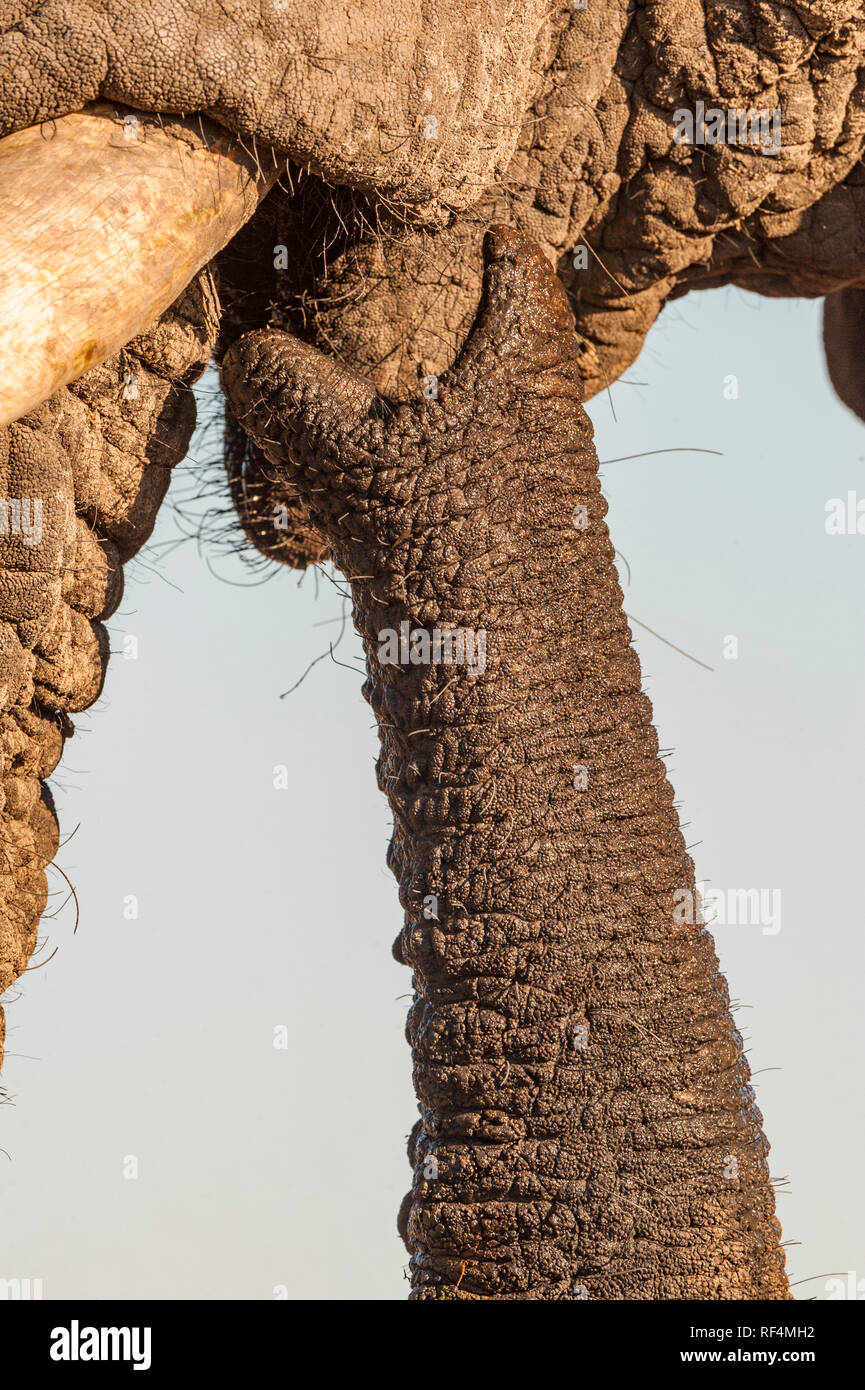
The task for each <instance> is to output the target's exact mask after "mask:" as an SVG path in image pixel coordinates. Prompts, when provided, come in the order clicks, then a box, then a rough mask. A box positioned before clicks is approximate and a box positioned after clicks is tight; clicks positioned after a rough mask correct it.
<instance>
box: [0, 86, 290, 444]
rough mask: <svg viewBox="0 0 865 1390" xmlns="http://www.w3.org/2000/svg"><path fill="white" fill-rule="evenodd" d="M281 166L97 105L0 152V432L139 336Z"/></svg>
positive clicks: (185, 125) (198, 131) (198, 132)
mask: <svg viewBox="0 0 865 1390" xmlns="http://www.w3.org/2000/svg"><path fill="white" fill-rule="evenodd" d="M281 168H282V165H281V163H280V161H279V160H278V159H277V157H276V156H275V155H274V154H272V153H271V152H270V151H267V150H265V151H264V154H262V152H261V150H260V149H259V150H257V151H256V154H255V155H253V154H252V153H250V152H248V151H247V150H246V149H245V148H244V147H243V146H242V144H241V143H240V142H239V141H238V140H237V139H236V138H234V137H232V136H230V135H229V134H228V133H227V132H226V131H224V130H223V129H222V128H221V127H219V126H217V125H216V124H214V122H212V121H208V120H206V119H203V118H198V117H196V118H195V119H189V120H181V119H179V118H173V117H170V118H167V119H166V118H162V117H159V116H147V115H145V114H144V113H142V112H133V111H130V110H128V109H126V110H124V109H121V108H118V107H116V106H107V105H102V106H97V107H91V108H90V109H88V110H87V111H86V112H84V113H81V114H78V115H72V116H65V117H63V118H62V119H61V120H57V121H52V122H48V123H45V124H43V125H40V126H31V127H29V128H28V129H26V130H22V131H18V132H17V133H16V134H14V135H10V136H8V137H7V139H5V140H3V141H2V142H0V189H2V191H0V224H2V226H3V233H4V235H3V240H2V245H0V425H3V424H8V423H10V422H11V421H13V420H17V419H20V417H21V416H23V415H25V414H26V413H27V412H28V411H30V410H32V409H34V407H36V406H38V405H40V404H41V403H42V402H43V401H45V400H47V399H48V397H49V396H52V395H53V394H54V392H55V391H57V390H58V389H59V388H60V387H62V386H65V385H67V384H68V383H69V382H71V381H74V380H75V379H76V378H78V377H79V376H81V375H82V374H83V373H84V372H85V371H87V370H88V368H90V367H94V366H96V365H97V364H99V363H101V362H104V361H106V360H107V359H108V358H110V357H112V356H113V355H114V354H115V353H116V352H118V351H119V350H120V349H121V348H122V347H123V346H124V345H125V344H126V343H128V342H129V341H130V340H131V339H132V338H135V337H136V336H137V335H138V334H140V333H142V332H145V331H146V330H147V329H149V328H150V327H151V326H152V324H154V323H155V322H156V320H157V319H158V318H159V317H160V315H161V314H162V313H164V311H165V310H166V309H167V308H168V306H169V305H170V304H172V303H173V302H174V301H175V300H176V298H177V296H178V295H179V294H180V293H181V292H182V291H183V290H184V289H185V287H186V286H187V285H188V284H189V283H190V281H191V280H192V279H193V277H194V276H195V275H196V274H197V272H198V271H199V270H200V269H201V268H202V267H203V266H204V265H205V264H206V263H207V262H208V261H210V260H211V259H212V258H213V256H215V255H216V253H217V252H218V251H220V250H222V248H223V247H224V246H225V245H226V243H227V242H228V241H229V240H230V239H231V238H232V237H233V236H234V234H235V233H236V232H237V231H238V230H239V228H240V227H241V226H242V225H243V223H244V222H245V221H246V220H247V218H249V217H250V216H251V215H252V213H253V212H254V211H255V209H256V208H257V207H258V204H259V202H260V201H261V199H262V198H263V197H264V195H265V194H266V193H267V192H268V190H269V189H270V188H271V186H272V185H273V183H274V182H275V180H276V179H277V177H278V176H279V173H280V170H281Z"/></svg>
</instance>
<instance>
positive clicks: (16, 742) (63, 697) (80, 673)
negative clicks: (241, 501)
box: [0, 271, 218, 1061]
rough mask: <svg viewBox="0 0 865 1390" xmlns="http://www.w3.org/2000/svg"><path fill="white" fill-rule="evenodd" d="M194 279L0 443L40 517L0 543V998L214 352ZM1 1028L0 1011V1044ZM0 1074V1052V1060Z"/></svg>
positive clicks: (2, 474)
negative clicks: (60, 776) (72, 758)
mask: <svg viewBox="0 0 865 1390" xmlns="http://www.w3.org/2000/svg"><path fill="white" fill-rule="evenodd" d="M217 320H218V305H217V300H216V293H215V290H214V286H213V281H212V279H211V276H210V274H209V272H207V271H205V272H202V274H201V275H199V276H197V277H196V278H195V279H194V280H193V281H192V283H191V284H190V285H189V286H188V287H187V289H186V290H185V291H184V292H183V294H182V295H181V296H180V297H179V298H178V299H177V300H176V301H175V303H174V304H173V305H172V306H171V308H170V309H169V310H168V311H167V312H166V313H165V314H164V315H163V316H162V318H161V319H160V320H159V322H158V323H157V324H155V325H154V327H153V328H152V329H151V330H150V331H149V332H147V333H144V334H142V335H141V336H140V337H138V338H135V339H133V340H132V342H130V343H129V344H128V345H127V347H126V348H125V349H124V350H123V352H122V353H120V354H119V355H118V356H117V357H115V358H112V359H111V360H110V361H108V362H105V363H103V365H102V366H100V367H97V368H94V369H93V370H92V371H89V372H87V373H86V374H85V375H84V376H83V377H81V378H80V379H79V380H78V381H77V382H75V383H74V384H73V385H71V386H68V387H65V388H64V389H63V390H62V391H58V392H57V393H56V395H54V396H52V397H51V399H50V400H49V401H46V402H45V404H44V405H43V406H41V407H40V408H39V409H38V410H34V411H32V412H31V413H30V414H29V415H26V416H24V417H23V418H22V419H21V420H18V421H16V422H15V423H14V424H12V425H8V426H6V427H5V428H2V429H0V495H2V497H3V498H5V499H15V500H16V501H18V502H19V503H20V502H22V499H23V501H24V503H25V504H26V507H27V511H26V515H27V516H28V519H32V515H33V513H32V504H33V503H34V502H36V503H38V504H39V510H40V511H41V539H40V540H39V542H38V544H31V543H29V541H28V539H27V538H26V536H25V535H23V534H21V527H20V526H19V527H18V528H13V527H12V526H11V525H10V526H9V527H8V530H7V534H0V669H2V679H0V774H2V801H0V813H2V822H0V823H2V841H0V994H2V993H3V992H5V990H7V989H8V988H9V986H10V985H11V984H12V983H13V981H14V980H15V979H17V978H18V976H19V975H21V973H22V972H23V971H24V970H25V969H26V967H27V963H28V961H29V959H30V956H31V954H32V952H33V949H34V947H35V944H36V934H37V930H38V926H39V919H40V917H41V916H42V913H43V911H44V910H45V904H46V899H47V891H48V890H47V880H46V875H45V868H46V865H48V864H49V863H50V862H51V860H52V859H53V857H54V855H55V853H56V850H57V845H58V828H57V820H56V817H55V813H54V803H53V799H52V796H51V792H50V790H49V788H48V785H47V781H46V779H47V778H48V777H49V776H50V774H51V773H52V772H53V770H54V768H55V767H56V765H57V763H58V761H59V759H60V755H61V753H62V751H63V744H64V741H65V739H66V738H68V737H70V736H71V735H72V733H73V732H74V726H73V722H72V719H71V718H70V715H72V714H75V713H76V712H78V711H81V710H84V709H86V708H87V707H88V705H91V704H92V703H93V701H94V700H95V699H97V697H98V695H99V693H100V691H101V689H102V683H103V680H104V677H105V668H106V663H107V659H108V634H107V631H106V629H105V626H104V622H105V620H107V619H108V618H109V617H110V616H111V615H112V613H114V612H115V610H116V609H117V606H118V604H119V603H120V599H121V596H122V593H123V565H124V564H125V563H126V561H127V560H129V559H130V558H131V557H132V556H133V555H134V554H135V553H136V551H138V550H139V549H140V548H141V546H142V545H144V543H145V542H146V541H147V539H148V537H149V536H150V533H151V531H152V530H153V525H154V522H155V520H156V513H157V511H158V509H159V506H160V503H161V502H162V499H163V497H164V496H165V493H166V491H167V488H168V483H169V478H170V472H171V469H172V468H173V467H174V465H175V464H176V463H178V462H179V460H180V459H182V458H183V456H184V455H185V453H186V450H187V448H188V445H189V440H190V437H191V435H192V430H193V427H194V424H195V402H194V399H193V396H192V392H191V390H190V389H189V388H190V386H191V384H192V382H193V381H195V380H196V379H197V377H198V376H200V374H201V372H202V371H203V370H204V367H205V366H206V364H207V361H208V358H209V356H210V351H211V347H212V344H213V342H214V340H215V337H216V328H217ZM4 1028H5V1020H4V1018H3V1016H2V1010H0V1044H2V1034H3V1030H4ZM0 1061H2V1047H0Z"/></svg>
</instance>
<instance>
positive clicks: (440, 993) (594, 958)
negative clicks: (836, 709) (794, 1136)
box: [223, 229, 788, 1300]
mask: <svg viewBox="0 0 865 1390" xmlns="http://www.w3.org/2000/svg"><path fill="white" fill-rule="evenodd" d="M487 258H488V266H487V271H486V280H485V298H484V303H483V306H482V310H481V314H480V318H479V321H478V323H477V325H476V327H475V329H474V330H473V332H472V335H471V336H470V338H469V341H468V343H467V344H466V346H465V348H464V349H463V352H462V354H461V356H460V358H459V360H458V362H457V364H456V366H455V367H454V369H453V371H452V373H449V374H448V376H447V377H446V378H443V379H442V380H441V381H440V382H439V383H438V388H437V392H436V393H435V399H432V400H423V399H421V400H414V401H411V402H409V403H408V404H406V405H404V406H400V407H398V408H396V407H393V406H391V405H389V404H388V403H387V402H384V401H382V400H381V398H378V397H376V395H375V393H374V392H373V391H372V390H371V389H370V388H369V387H368V386H367V385H366V384H365V383H364V382H362V381H361V380H360V379H358V378H357V377H356V376H354V375H353V374H352V373H350V372H348V371H346V370H345V369H344V368H342V367H341V366H339V365H338V364H336V363H335V362H334V361H332V360H328V359H325V358H323V357H321V355H320V354H318V353H316V352H315V351H314V350H312V349H310V348H308V347H306V346H305V345H304V344H301V343H298V342H296V341H295V340H293V339H291V338H288V337H287V336H286V335H282V334H278V333H276V332H274V331H272V330H271V331H266V332H263V333H259V334H253V335H251V337H250V339H247V340H245V341H242V342H241V343H240V344H239V345H237V346H236V347H235V348H233V349H232V350H231V352H230V353H229V354H228V356H227V358H226V362H225V364H224V369H223V376H224V381H225V384H226V387H227V389H228V391H229V394H230V396H231V397H232V399H233V401H234V405H235V408H236V409H237V411H238V413H239V415H240V417H241V419H242V420H243V422H244V424H245V425H246V427H247V429H249V430H250V432H251V433H252V435H253V437H254V438H255V439H256V441H257V443H258V444H259V446H260V447H261V448H263V449H264V451H265V453H266V454H267V456H268V458H269V459H270V460H271V462H272V464H273V465H274V467H275V468H277V469H278V470H279V471H280V473H281V475H282V476H284V477H287V478H289V479H290V480H291V481H292V482H293V483H294V484H295V485H296V486H297V487H298V489H299V491H300V494H301V497H302V498H303V499H304V500H305V501H306V502H307V503H308V505H309V506H310V508H311V514H312V516H313V518H314V519H315V520H316V522H317V523H318V524H319V525H320V527H321V529H322V531H323V533H324V534H325V535H326V536H327V537H328V539H329V541H330V543H331V546H332V550H333V555H334V558H335V560H336V562H337V563H338V564H339V566H340V568H341V569H342V570H343V572H344V573H345V574H346V576H347V577H348V578H349V580H350V581H351V584H352V591H353V596H354V603H355V612H354V616H355V622H356V625H357V627H358V630H359V631H360V633H361V634H362V636H363V639H364V644H365V647H366V653H367V662H368V671H369V679H368V681H367V685H366V692H367V695H368V698H369V700H370V702H371V704H372V707H373V709H374V711H375V714H376V717H377V720H378V724H379V729H380V736H381V746H382V751H381V758H380V761H379V764H378V775H379V782H380V785H381V787H382V789H383V790H384V791H385V793H386V794H387V796H388V799H389V801H390V805H391V807H392V809H393V814H394V836H393V842H392V845H391V850H390V863H391V866H392V868H393V871H394V873H395V875H396V877H397V878H398V880H399V884H400V896H401V900H402V904H403V907H404V909H405V914H406V916H405V925H404V927H403V929H402V932H401V933H400V936H399V938H398V941H397V944H396V947H395V951H396V955H397V957H398V959H399V960H401V961H403V962H405V963H406V964H408V965H410V966H411V967H412V970H413V972H414V988H415V1001H414V1004H413V1006H412V1008H411V1010H410V1014H409V1020H408V1038H409V1042H410V1043H411V1046H412V1050H413V1053H414V1075H415V1085H416V1090H417V1096H418V1101H419V1108H420V1115H421V1118H420V1121H419V1123H418V1124H417V1125H416V1127H415V1130H414V1132H413V1134H412V1138H411V1143H410V1157H411V1160H412V1163H413V1165H414V1183H413V1187H412V1191H411V1193H410V1194H409V1196H408V1198H407V1199H406V1201H405V1202H404V1204H403V1209H402V1212H401V1215H400V1226H401V1229H402V1231H403V1234H404V1236H405V1239H406V1241H407V1244H408V1247H409V1249H410V1251H411V1252H412V1262H411V1264H412V1277H413V1285H414V1295H413V1296H414V1297H415V1298H421V1299H428V1298H433V1299H441V1298H462V1297H467V1298H487V1299H489V1298H492V1299H544V1300H549V1299H571V1298H593V1299H597V1298H600V1299H704V1298H711V1299H720V1298H736V1299H762V1298H775V1299H777V1298H786V1297H788V1291H787V1284H786V1279H785V1276H784V1270H783V1255H782V1252H781V1250H780V1248H779V1244H778V1238H779V1228H778V1225H777V1222H776V1221H775V1217H774V1202H773V1192H772V1188H771V1185H770V1183H769V1179H768V1174H767V1169H766V1153H767V1144H766V1141H765V1139H764V1138H763V1135H762V1132H761V1128H760V1125H761V1117H760V1114H759V1112H758V1110H757V1108H756V1106H755V1104H754V1097H753V1092H752V1090H751V1088H750V1085H749V1071H748V1066H747V1062H746V1060H745V1058H744V1056H743V1051H742V1041H741V1038H740V1037H739V1035H738V1033H737V1032H736V1030H735V1028H734V1026H733V1023H732V1020H731V1018H730V1014H729V997H728V994H727V989H726V985H725V983H724V981H723V979H722V978H721V976H720V974H719V969H718V962H717V959H716V957H715V953H714V949H713V943H712V940H711V937H710V936H708V934H707V933H706V932H705V930H704V929H703V926H702V924H701V922H700V920H699V914H698V912H696V911H695V912H693V913H692V914H690V915H691V920H690V921H688V920H683V921H678V920H677V917H678V916H682V915H683V914H681V913H677V912H676V904H677V902H679V901H681V900H682V898H681V894H682V890H684V891H685V893H687V892H690V894H691V895H692V896H691V901H692V903H695V902H696V898H695V894H694V869H693V864H692V862H691V860H690V858H689V857H688V855H687V853H686V848H685V844H684V840H683V837H682V834H681V831H680V828H679V823H678V817H677V815H676V812H675V810H674V808H673V791H672V789H671V787H670V785H669V783H668V782H667V780H666V777H665V770H664V767H663V764H662V763H661V762H660V761H659V759H658V743H657V735H656V733H655V731H654V729H653V727H652V722H651V721H652V709H651V705H650V703H649V700H648V699H647V697H646V696H645V695H644V694H643V693H642V690H641V676H640V666H639V661H638V659H637V656H636V654H635V653H634V652H633V650H632V649H631V647H630V636H631V635H630V632H629V629H628V626H627V622H626V619H625V615H624V613H623V611H622V593H621V590H620V587H619V584H618V579H617V576H616V571H615V568H614V565H613V554H614V552H613V548H612V545H611V543H610V539H609V536H608V532H607V527H606V524H605V522H604V515H605V513H606V503H605V502H604V500H603V498H602V496H601V492H600V487H599V483H598V477H597V457H596V454H595V449H594V445H593V442H592V430H591V425H590V423H589V420H588V418H587V416H586V415H585V412H584V411H583V408H582V405H581V384H580V378H579V370H578V347H577V341H576V338H575V335H574V333H573V329H572V319H571V315H570V311H569V309H568V307H567V302H566V299H565V296H564V292H563V291H562V289H561V287H560V285H559V284H558V282H557V281H556V280H555V278H554V276H553V275H552V272H551V271H550V269H549V266H548V265H547V263H546V261H545V260H544V258H543V256H542V255H541V254H540V252H539V251H538V250H537V248H535V247H534V246H533V244H532V243H531V242H528V241H527V240H526V239H525V238H523V237H522V236H520V235H518V234H517V233H513V232H509V231H507V230H506V229H500V230H499V231H498V233H496V234H495V235H493V236H492V237H491V238H489V239H488V245H487ZM684 916H686V917H687V916H688V914H687V913H686V914H684Z"/></svg>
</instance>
